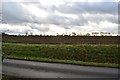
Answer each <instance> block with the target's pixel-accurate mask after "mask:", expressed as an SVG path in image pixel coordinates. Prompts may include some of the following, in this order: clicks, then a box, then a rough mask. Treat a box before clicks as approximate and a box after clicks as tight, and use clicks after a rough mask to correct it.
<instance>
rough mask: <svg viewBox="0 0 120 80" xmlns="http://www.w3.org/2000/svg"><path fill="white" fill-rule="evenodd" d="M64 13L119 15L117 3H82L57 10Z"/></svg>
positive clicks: (69, 4) (60, 7) (67, 4)
mask: <svg viewBox="0 0 120 80" xmlns="http://www.w3.org/2000/svg"><path fill="white" fill-rule="evenodd" d="M57 9H58V10H59V11H60V12H62V13H71V14H81V13H87V12H88V13H102V14H105V13H108V14H117V13H118V3H117V2H95V3H88V2H81V3H66V4H64V5H62V6H59V8H57Z"/></svg>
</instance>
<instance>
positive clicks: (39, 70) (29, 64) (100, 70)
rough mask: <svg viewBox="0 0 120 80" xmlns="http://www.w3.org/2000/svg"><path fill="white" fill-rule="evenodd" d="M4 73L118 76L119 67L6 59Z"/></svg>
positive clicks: (41, 75) (36, 75)
mask: <svg viewBox="0 0 120 80" xmlns="http://www.w3.org/2000/svg"><path fill="white" fill-rule="evenodd" d="M2 73H3V74H6V75H10V76H16V77H22V78H118V69H116V68H104V67H89V66H78V65H68V64H57V63H43V62H33V61H23V60H12V59H6V60H4V62H3V67H2Z"/></svg>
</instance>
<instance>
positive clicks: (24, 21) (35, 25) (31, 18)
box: [2, 2, 118, 32]
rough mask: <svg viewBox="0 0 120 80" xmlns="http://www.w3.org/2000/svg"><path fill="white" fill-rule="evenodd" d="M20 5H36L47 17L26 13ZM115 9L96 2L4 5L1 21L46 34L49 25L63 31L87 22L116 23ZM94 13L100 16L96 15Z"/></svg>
mask: <svg viewBox="0 0 120 80" xmlns="http://www.w3.org/2000/svg"><path fill="white" fill-rule="evenodd" d="M21 4H23V5H31V4H33V5H36V6H37V7H38V8H41V9H43V10H45V11H47V12H48V13H49V15H48V16H47V17H46V18H40V17H36V16H35V15H32V14H30V13H28V12H27V10H26V9H24V8H23V7H22V5H21ZM71 5H72V6H71ZM117 9H118V7H117V3H115V2H104V3H103V2H102V3H100V2H98V3H93V4H91V3H85V2H84V3H83V2H82V3H66V4H63V5H61V6H59V7H56V6H54V5H52V6H50V7H45V6H42V5H41V4H40V3H4V4H3V16H2V17H3V21H4V22H6V23H8V24H19V25H29V26H30V27H31V29H36V30H39V31H44V32H47V31H49V27H48V26H49V24H54V25H58V26H61V27H63V28H64V29H69V28H76V29H81V27H75V26H85V25H88V21H91V22H94V23H97V24H98V25H99V22H101V21H108V22H112V23H117V19H118V18H117ZM55 11H58V12H61V13H62V14H74V15H77V16H78V19H72V18H70V17H65V16H61V15H58V14H55ZM85 13H88V14H90V15H89V16H83V14H85ZM96 13H98V14H100V15H97V14H96ZM43 15H44V14H43ZM91 15H92V16H91ZM42 25H43V26H42ZM115 30H116V29H115ZM13 32H14V31H13Z"/></svg>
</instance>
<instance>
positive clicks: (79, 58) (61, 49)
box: [3, 43, 120, 67]
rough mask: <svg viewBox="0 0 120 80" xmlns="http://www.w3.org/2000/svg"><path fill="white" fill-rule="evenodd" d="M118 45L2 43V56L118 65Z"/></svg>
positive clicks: (96, 64) (107, 65) (70, 62)
mask: <svg viewBox="0 0 120 80" xmlns="http://www.w3.org/2000/svg"><path fill="white" fill-rule="evenodd" d="M118 48H119V46H118V45H115V44H114V45H113V44H112V45H108V44H107V45H106V44H99V45H95V44H94V45H93V44H92V45H91V44H81V45H73V44H71V45H68V44H54V45H52V44H20V43H19V44H18V43H3V52H4V53H5V54H4V57H7V58H15V59H26V60H35V61H45V62H59V63H69V64H78V65H93V66H105V67H118V66H119V65H118V62H119V60H118V59H119V55H120V54H119V53H118Z"/></svg>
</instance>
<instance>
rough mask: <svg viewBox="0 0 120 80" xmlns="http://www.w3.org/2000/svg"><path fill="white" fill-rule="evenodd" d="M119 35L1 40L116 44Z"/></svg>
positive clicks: (35, 42)
mask: <svg viewBox="0 0 120 80" xmlns="http://www.w3.org/2000/svg"><path fill="white" fill-rule="evenodd" d="M119 38H120V37H119V36H13V35H11V36H8V35H5V36H3V37H2V41H3V42H10V43H11V42H12V43H32V44H118V40H119Z"/></svg>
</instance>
